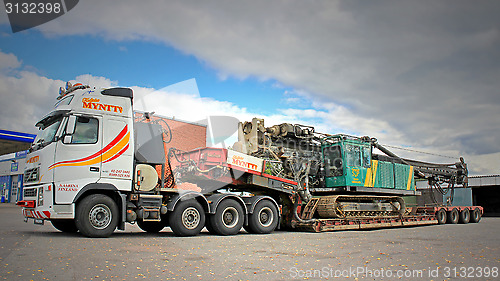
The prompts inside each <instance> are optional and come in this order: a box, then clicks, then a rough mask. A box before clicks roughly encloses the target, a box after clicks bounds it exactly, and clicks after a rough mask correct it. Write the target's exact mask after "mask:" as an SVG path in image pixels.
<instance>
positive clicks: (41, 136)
mask: <svg viewBox="0 0 500 281" xmlns="http://www.w3.org/2000/svg"><path fill="white" fill-rule="evenodd" d="M61 120H62V116H54V117H52V118H50V119H48V120H46V121H45V122H44V123H43V124H42V126H41V127H40V132H39V133H38V135H37V136H36V138H35V141H34V142H33V147H32V150H38V149H40V148H42V147H44V146H46V145H48V144H50V143H51V142H53V141H54V138H55V135H56V132H57V129H58V128H59V125H61Z"/></svg>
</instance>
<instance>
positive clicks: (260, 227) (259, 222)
mask: <svg viewBox="0 0 500 281" xmlns="http://www.w3.org/2000/svg"><path fill="white" fill-rule="evenodd" d="M278 221H279V219H278V210H277V208H276V206H275V205H274V204H273V203H272V202H271V201H269V200H262V201H260V202H259V203H257V205H256V206H255V209H254V211H253V214H251V215H249V216H248V227H246V228H245V229H246V230H247V231H248V232H250V233H256V234H267V233H271V232H273V231H274V229H275V228H276V226H278Z"/></svg>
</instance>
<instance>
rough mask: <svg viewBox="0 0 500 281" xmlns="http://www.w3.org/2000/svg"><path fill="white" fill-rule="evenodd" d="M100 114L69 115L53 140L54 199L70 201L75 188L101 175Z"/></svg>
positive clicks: (62, 202)
mask: <svg viewBox="0 0 500 281" xmlns="http://www.w3.org/2000/svg"><path fill="white" fill-rule="evenodd" d="M102 153H103V152H102V118H101V117H96V116H92V117H87V116H74V115H72V116H69V117H68V122H67V125H66V129H65V132H64V134H63V136H62V138H61V140H60V141H58V142H57V146H56V152H55V161H54V164H53V165H52V166H51V167H49V169H53V170H54V183H55V186H54V188H55V192H54V193H55V203H57V204H68V203H71V202H73V199H74V197H75V195H76V194H77V193H78V191H79V190H80V189H81V188H83V187H84V186H85V185H87V184H89V183H95V182H97V181H98V180H99V178H100V176H101V162H102V160H101V159H102Z"/></svg>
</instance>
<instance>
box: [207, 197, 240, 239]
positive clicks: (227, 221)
mask: <svg viewBox="0 0 500 281" xmlns="http://www.w3.org/2000/svg"><path fill="white" fill-rule="evenodd" d="M208 219H209V220H210V223H209V224H210V225H211V227H212V228H213V230H214V232H215V234H219V235H235V234H237V233H238V232H240V229H241V227H242V226H243V223H244V222H245V217H244V214H243V208H242V207H241V205H240V204H238V202H236V201H235V200H233V199H226V200H224V201H222V202H221V203H220V204H219V206H217V211H216V212H215V214H214V215H211V216H210V217H209V218H208ZM209 231H210V230H209Z"/></svg>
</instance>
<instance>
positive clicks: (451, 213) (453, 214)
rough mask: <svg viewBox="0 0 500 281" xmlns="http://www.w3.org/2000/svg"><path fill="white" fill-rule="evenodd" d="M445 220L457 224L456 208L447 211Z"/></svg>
mask: <svg viewBox="0 0 500 281" xmlns="http://www.w3.org/2000/svg"><path fill="white" fill-rule="evenodd" d="M446 221H447V222H448V223H451V224H457V223H458V210H457V208H453V209H451V211H449V212H448V217H447V218H446Z"/></svg>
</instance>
